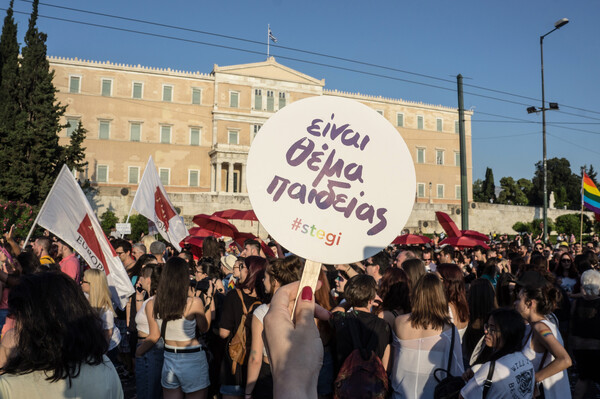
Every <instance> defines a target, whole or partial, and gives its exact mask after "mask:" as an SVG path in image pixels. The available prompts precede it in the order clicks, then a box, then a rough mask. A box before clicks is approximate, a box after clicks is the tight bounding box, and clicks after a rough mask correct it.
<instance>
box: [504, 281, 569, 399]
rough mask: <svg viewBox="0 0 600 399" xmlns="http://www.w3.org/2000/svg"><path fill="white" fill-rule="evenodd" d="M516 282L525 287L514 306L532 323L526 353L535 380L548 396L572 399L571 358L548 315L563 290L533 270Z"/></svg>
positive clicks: (528, 330)
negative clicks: (570, 385) (568, 371)
mask: <svg viewBox="0 0 600 399" xmlns="http://www.w3.org/2000/svg"><path fill="white" fill-rule="evenodd" d="M517 283H518V284H519V286H520V287H522V288H521V289H520V291H519V296H518V299H517V301H516V302H515V307H516V309H517V311H518V312H519V313H520V314H521V317H523V319H525V321H526V322H527V323H529V325H528V328H527V332H526V337H527V338H526V341H525V345H524V347H523V354H524V355H525V357H527V358H528V359H529V360H530V361H531V363H533V367H534V370H535V382H536V384H540V385H541V386H542V387H543V390H544V394H545V397H546V398H570V397H571V389H570V387H569V378H568V376H567V368H569V367H571V358H570V357H569V354H568V353H567V351H566V350H565V348H564V342H563V338H562V336H561V334H560V332H559V330H558V326H557V325H556V324H554V323H553V322H551V321H550V320H548V319H547V317H546V315H548V314H550V313H551V312H552V311H553V310H554V309H556V306H557V304H558V302H559V301H560V296H561V294H560V291H559V290H558V289H557V288H556V287H554V286H553V285H552V284H550V282H548V281H547V280H546V279H545V278H544V276H543V275H542V274H540V273H539V272H536V271H533V270H531V271H526V272H525V273H523V275H522V276H521V278H520V279H519V281H518V282H517ZM538 388H539V387H538Z"/></svg>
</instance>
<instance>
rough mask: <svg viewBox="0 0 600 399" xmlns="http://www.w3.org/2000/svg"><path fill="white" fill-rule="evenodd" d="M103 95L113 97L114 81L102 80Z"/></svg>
mask: <svg viewBox="0 0 600 399" xmlns="http://www.w3.org/2000/svg"><path fill="white" fill-rule="evenodd" d="M102 95H103V96H104V97H110V96H112V79H102Z"/></svg>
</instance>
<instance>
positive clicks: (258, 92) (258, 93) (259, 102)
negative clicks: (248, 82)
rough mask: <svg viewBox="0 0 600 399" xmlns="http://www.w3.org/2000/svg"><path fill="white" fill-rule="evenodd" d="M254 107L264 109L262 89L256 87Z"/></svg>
mask: <svg viewBox="0 0 600 399" xmlns="http://www.w3.org/2000/svg"><path fill="white" fill-rule="evenodd" d="M254 109H255V110H257V111H262V90H261V89H254Z"/></svg>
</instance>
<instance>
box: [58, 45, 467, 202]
mask: <svg viewBox="0 0 600 399" xmlns="http://www.w3.org/2000/svg"><path fill="white" fill-rule="evenodd" d="M49 61H50V66H51V68H52V69H53V70H54V72H55V75H54V84H55V86H56V87H57V89H58V93H57V97H58V100H59V101H60V102H61V103H62V104H63V105H67V106H68V107H67V111H66V113H65V116H64V120H63V122H64V123H65V124H68V127H67V128H66V129H64V131H63V132H62V133H61V142H63V143H65V142H66V141H67V140H68V137H69V136H70V134H71V132H72V131H73V130H74V129H75V128H76V126H77V124H78V123H79V122H81V123H82V125H83V127H84V128H85V129H86V130H87V137H86V140H85V143H84V146H85V147H86V159H87V161H88V162H89V165H88V169H87V170H86V172H85V173H84V176H82V177H84V178H88V179H90V180H91V181H92V183H93V184H95V185H97V187H98V188H99V189H100V195H102V193H103V192H115V190H120V192H121V194H122V195H129V194H124V193H125V192H128V193H131V192H134V191H135V190H136V188H137V184H138V182H139V180H140V179H141V176H142V173H143V171H144V167H145V165H146V162H147V160H148V157H149V156H150V155H152V157H153V158H154V162H155V164H156V166H157V168H158V171H159V175H160V178H161V180H162V182H163V184H164V185H165V188H166V190H167V191H168V192H169V193H180V194H186V193H187V194H196V193H210V194H216V195H233V196H241V197H244V196H246V197H247V195H246V194H245V193H246V186H245V172H246V159H247V155H248V151H249V149H250V145H251V144H252V141H253V139H254V137H255V136H256V135H257V134H259V131H260V127H261V126H262V125H263V124H264V123H265V121H266V120H267V119H269V117H270V116H271V115H273V114H274V113H275V112H277V111H278V110H279V109H281V108H283V107H285V106H286V105H288V104H290V103H292V102H294V101H298V100H300V99H302V98H305V97H310V96H339V97H346V98H351V99H355V100H357V101H360V102H362V103H364V104H366V105H367V106H369V107H372V108H373V109H375V110H376V111H378V112H379V113H381V114H382V115H383V116H384V117H385V118H387V119H388V121H389V122H390V123H392V124H393V125H394V126H395V127H396V129H397V130H398V134H400V135H402V137H403V138H404V140H405V141H406V144H407V145H408V148H409V149H410V151H411V154H412V155H413V160H414V163H415V169H416V174H417V187H416V197H417V198H416V200H417V202H423V203H440V204H459V203H460V167H459V164H460V162H459V148H460V147H459V135H458V112H457V109H456V108H453V107H447V106H441V105H429V104H423V103H420V102H413V101H407V100H401V99H391V98H383V97H376V96H367V95H362V94H358V93H351V92H340V91H336V90H327V89H326V88H325V81H324V80H319V79H316V78H313V77H311V76H307V75H305V74H303V73H301V72H299V71H296V70H293V69H291V68H288V67H286V66H284V65H282V64H280V63H278V62H276V61H275V59H274V58H273V57H271V58H269V59H267V60H266V61H264V62H258V63H251V64H243V65H232V66H218V65H215V66H214V68H213V70H212V72H210V73H201V72H185V71H175V70H171V69H160V68H151V67H144V66H140V65H138V66H131V65H122V64H114V63H111V62H95V61H82V60H78V59H65V58H60V57H50V58H49ZM349 89H350V90H351V88H349ZM471 116H472V113H471V112H466V113H465V118H466V121H465V129H466V138H467V154H466V157H467V179H468V198H469V200H471V198H472V190H471V187H472V157H471V122H470V121H471ZM382 179H386V176H382ZM389 184H394V182H393V181H390V182H389ZM124 189H127V190H124Z"/></svg>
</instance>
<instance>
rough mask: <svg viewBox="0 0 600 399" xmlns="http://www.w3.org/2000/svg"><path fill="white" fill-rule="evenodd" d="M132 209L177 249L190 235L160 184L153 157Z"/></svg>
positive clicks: (147, 166) (143, 176)
mask: <svg viewBox="0 0 600 399" xmlns="http://www.w3.org/2000/svg"><path fill="white" fill-rule="evenodd" d="M132 207H133V208H134V209H135V210H136V211H138V212H139V213H140V214H142V215H144V216H145V217H147V218H148V220H150V221H151V222H152V223H154V224H155V225H156V229H157V230H158V232H159V233H160V235H161V236H163V238H164V239H165V240H167V241H169V242H170V243H171V244H173V246H174V247H175V249H179V248H180V247H179V243H180V242H181V240H183V239H184V238H185V237H187V236H188V235H189V233H188V230H187V228H186V227H185V223H183V219H182V218H180V217H179V215H177V212H176V211H175V208H174V207H173V204H171V201H169V197H168V195H167V192H166V191H165V189H164V187H163V185H162V183H161V182H160V178H159V177H158V173H157V172H156V166H154V161H153V160H152V156H151V157H150V158H149V159H148V164H147V165H146V169H145V170H144V174H143V175H142V180H141V181H140V184H139V186H138V190H137V192H136V193H135V197H134V198H133V204H132Z"/></svg>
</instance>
